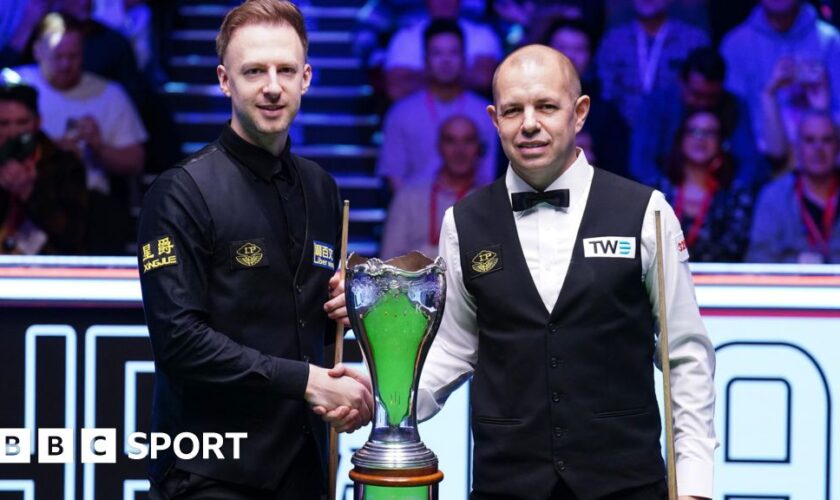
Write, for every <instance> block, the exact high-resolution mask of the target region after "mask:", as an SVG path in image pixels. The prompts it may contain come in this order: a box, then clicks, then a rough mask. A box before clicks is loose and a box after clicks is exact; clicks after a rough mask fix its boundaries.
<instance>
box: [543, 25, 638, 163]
mask: <svg viewBox="0 0 840 500" xmlns="http://www.w3.org/2000/svg"><path fill="white" fill-rule="evenodd" d="M543 43H544V44H545V45H548V46H550V47H553V48H555V49H557V50H559V51H560V52H562V53H563V54H564V55H565V56H566V57H568V58H569V60H571V61H572V64H573V65H574V66H575V69H576V70H577V72H578V75H580V79H581V87H582V90H583V93H584V94H586V95H588V96H589V98H590V99H591V103H592V104H591V106H590V108H589V115H588V116H587V117H586V123H584V125H583V130H581V131H580V132H578V135H577V145H578V147H580V148H582V149H583V150H584V152H585V153H586V159H587V160H589V162H590V163H591V164H592V165H595V166H597V167H600V168H603V169H605V170H609V171H610V172H613V173H616V174H618V175H623V176H627V161H628V149H629V140H630V139H629V134H630V131H629V130H628V128H627V124H626V123H625V122H624V118H623V117H622V116H621V113H620V112H619V110H618V108H617V107H616V106H615V104H613V103H612V102H610V101H607V100H605V99H604V98H603V96H602V93H601V86H600V84H599V82H598V79H597V78H596V77H595V74H594V71H592V68H591V65H590V64H589V63H590V62H591V60H592V43H593V39H592V36H591V34H590V33H589V31H588V30H587V28H586V25H585V24H584V23H583V22H581V21H578V20H573V19H558V20H556V21H554V22H553V23H552V24H551V25H550V26H549V28H548V30H547V32H546V34H545V36H544V37H543Z"/></svg>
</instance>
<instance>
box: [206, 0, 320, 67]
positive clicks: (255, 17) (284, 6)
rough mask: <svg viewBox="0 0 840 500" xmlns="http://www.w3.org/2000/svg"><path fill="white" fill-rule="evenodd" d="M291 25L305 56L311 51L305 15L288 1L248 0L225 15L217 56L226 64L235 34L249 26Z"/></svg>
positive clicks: (218, 40)
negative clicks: (227, 52)
mask: <svg viewBox="0 0 840 500" xmlns="http://www.w3.org/2000/svg"><path fill="white" fill-rule="evenodd" d="M284 23H286V24H289V25H290V26H291V27H292V28H293V29H294V30H295V32H297V35H298V38H300V43H301V44H302V45H303V55H304V57H306V52H307V50H308V49H309V38H308V37H307V35H306V26H305V25H304V22H303V14H301V12H300V10H299V9H298V8H297V6H295V4H293V3H292V2H289V1H287V0H246V1H245V3H243V4H242V5H240V6H238V7H236V8H234V9H233V10H231V11H230V12H228V13H227V15H225V18H224V20H223V21H222V27H221V28H219V34H218V35H217V36H216V54H218V56H219V62H221V63H223V64H224V56H225V51H226V50H227V46H228V44H229V43H230V39H231V37H233V32H234V31H236V30H237V29H239V28H241V27H242V26H245V25H248V24H284Z"/></svg>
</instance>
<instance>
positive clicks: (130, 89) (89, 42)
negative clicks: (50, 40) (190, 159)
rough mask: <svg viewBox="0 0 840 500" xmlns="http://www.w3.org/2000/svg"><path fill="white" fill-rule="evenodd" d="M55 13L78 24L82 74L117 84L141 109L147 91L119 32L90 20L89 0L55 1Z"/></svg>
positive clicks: (128, 43)
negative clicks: (82, 40) (81, 46)
mask: <svg viewBox="0 0 840 500" xmlns="http://www.w3.org/2000/svg"><path fill="white" fill-rule="evenodd" d="M55 10H56V11H58V12H61V13H63V14H66V15H68V16H72V17H74V18H75V19H78V20H79V22H80V27H81V32H82V35H83V36H84V45H83V50H84V56H83V58H82V67H83V68H84V69H85V71H90V72H91V73H95V74H97V75H99V76H101V77H103V78H106V79H108V80H113V81H114V82H117V83H119V84H120V85H122V87H123V90H125V91H126V92H127V93H128V95H129V96H130V97H131V100H132V102H134V104H135V106H138V107H140V106H142V105H143V103H144V102H145V99H146V95H145V94H146V93H147V92H148V91H149V89H148V88H147V85H146V81H145V80H144V79H143V76H142V75H141V74H140V72H139V70H138V64H137V59H136V58H135V56H134V49H133V48H132V46H131V42H129V41H128V39H127V38H126V37H125V36H123V35H122V33H120V32H119V31H117V30H115V29H112V28H110V27H108V26H106V25H105V24H103V23H101V22H99V21H97V20H96V19H93V18H92V17H91V14H92V13H93V2H92V0H56V1H55ZM33 43H34V40H33Z"/></svg>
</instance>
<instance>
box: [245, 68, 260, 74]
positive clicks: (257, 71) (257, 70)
mask: <svg viewBox="0 0 840 500" xmlns="http://www.w3.org/2000/svg"><path fill="white" fill-rule="evenodd" d="M260 73H262V70H261V69H260V68H250V69H246V70H245V74H246V75H258V74H260Z"/></svg>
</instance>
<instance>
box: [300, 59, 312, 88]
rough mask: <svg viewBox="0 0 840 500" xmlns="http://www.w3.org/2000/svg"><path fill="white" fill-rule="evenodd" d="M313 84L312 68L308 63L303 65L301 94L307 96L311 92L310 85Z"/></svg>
mask: <svg viewBox="0 0 840 500" xmlns="http://www.w3.org/2000/svg"><path fill="white" fill-rule="evenodd" d="M311 84H312V66H310V65H309V64H308V63H307V64H304V65H303V89H302V90H301V94H305V93H306V91H307V90H309V85H311Z"/></svg>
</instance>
